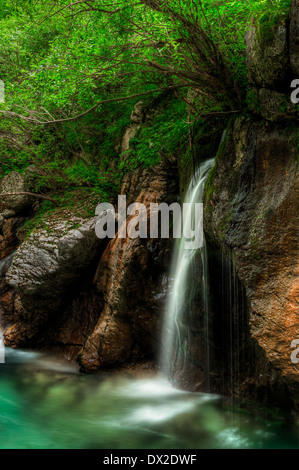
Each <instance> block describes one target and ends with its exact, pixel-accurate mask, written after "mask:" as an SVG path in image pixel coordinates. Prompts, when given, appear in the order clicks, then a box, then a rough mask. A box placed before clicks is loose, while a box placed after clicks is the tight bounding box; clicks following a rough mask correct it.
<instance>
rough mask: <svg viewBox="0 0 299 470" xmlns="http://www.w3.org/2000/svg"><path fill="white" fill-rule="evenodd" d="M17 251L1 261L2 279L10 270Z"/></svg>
mask: <svg viewBox="0 0 299 470" xmlns="http://www.w3.org/2000/svg"><path fill="white" fill-rule="evenodd" d="M15 253H16V252H15V251H14V252H13V253H11V254H10V255H8V256H6V258H3V259H1V260H0V278H2V277H4V276H5V274H6V272H7V271H8V269H9V268H10V266H11V264H12V262H13V259H14V256H15Z"/></svg>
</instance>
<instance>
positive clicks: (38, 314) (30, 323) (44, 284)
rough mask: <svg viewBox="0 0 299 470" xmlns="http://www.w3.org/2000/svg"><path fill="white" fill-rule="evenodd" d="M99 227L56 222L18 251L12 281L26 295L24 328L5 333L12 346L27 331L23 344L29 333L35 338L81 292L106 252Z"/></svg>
mask: <svg viewBox="0 0 299 470" xmlns="http://www.w3.org/2000/svg"><path fill="white" fill-rule="evenodd" d="M95 223H96V217H94V218H93V219H90V220H85V219H80V218H72V219H68V220H67V219H65V217H64V218H63V221H61V220H59V219H58V220H57V219H56V220H52V222H48V225H47V224H45V225H44V227H43V228H42V229H39V230H36V231H34V232H33V233H32V234H31V235H30V237H29V238H28V240H26V241H25V242H24V243H23V244H22V245H21V246H20V248H19V249H18V250H17V252H16V254H15V257H14V260H13V263H12V266H11V267H10V269H9V270H8V271H7V273H6V281H7V283H8V284H9V285H10V286H11V287H13V288H14V289H15V291H16V292H17V293H18V295H19V296H20V300H21V303H22V307H23V312H22V316H21V318H20V319H19V325H17V326H16V325H14V328H13V330H10V331H8V332H7V333H6V334H5V338H6V339H5V341H6V344H7V345H10V344H13V345H16V344H17V343H18V331H22V344H23V343H24V341H25V339H26V331H27V332H28V338H29V339H31V338H32V337H33V336H34V334H36V333H37V331H38V330H39V328H40V327H41V326H42V325H43V324H44V322H45V321H46V320H48V319H49V317H51V315H54V316H55V314H56V313H57V312H59V311H61V310H63V308H64V307H65V306H66V305H67V304H68V303H70V302H71V301H72V298H74V297H75V296H76V294H77V293H79V292H80V286H81V285H82V284H84V282H85V278H86V277H88V276H89V270H90V269H92V266H93V264H94V263H95V260H97V257H98V256H99V254H100V251H101V250H102V249H103V248H101V247H103V243H104V242H103V240H100V239H98V238H97V237H96V234H95ZM77 289H78V290H77ZM26 328H27V330H26ZM14 332H15V333H14ZM28 338H27V339H28Z"/></svg>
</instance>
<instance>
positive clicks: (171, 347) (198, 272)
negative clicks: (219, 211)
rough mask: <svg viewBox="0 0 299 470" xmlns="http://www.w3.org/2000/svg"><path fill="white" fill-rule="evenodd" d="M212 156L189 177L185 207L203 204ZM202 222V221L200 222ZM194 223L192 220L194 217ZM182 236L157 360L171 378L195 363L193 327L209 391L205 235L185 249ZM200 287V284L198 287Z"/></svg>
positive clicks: (173, 378)
mask: <svg viewBox="0 0 299 470" xmlns="http://www.w3.org/2000/svg"><path fill="white" fill-rule="evenodd" d="M214 162H215V160H214V159H209V160H207V161H205V162H203V163H202V164H201V165H200V167H199V169H198V171H197V172H196V174H195V175H194V177H193V178H192V180H191V182H190V184H189V187H188V190H187V193H186V196H185V200H184V203H189V205H188V210H189V211H190V210H192V207H193V208H194V204H195V203H202V199H203V192H204V186H205V182H206V180H207V178H208V174H209V171H210V170H211V168H212V167H213V166H214ZM200 222H201V223H202V222H203V221H202V220H201V221H200ZM193 223H194V220H193ZM186 242H187V239H186V238H185V236H182V238H181V239H180V240H179V241H178V243H177V245H176V247H175V252H174V255H173V261H172V267H171V274H170V279H171V281H170V282H171V288H170V294H169V298H168V301H167V305H166V316H165V317H166V318H165V327H164V333H163V338H162V344H163V349H162V352H161V358H160V363H161V366H162V368H163V370H164V372H165V373H166V374H167V376H168V377H169V378H170V379H171V380H172V381H173V382H177V381H178V380H177V377H178V375H180V374H183V373H184V370H188V373H189V369H190V365H191V366H192V364H194V360H195V359H194V356H195V355H196V354H194V353H195V351H193V349H194V347H193V345H192V338H191V335H192V331H194V330H196V331H197V333H199V336H200V337H201V339H202V343H203V344H202V345H201V350H202V351H203V352H202V353H201V357H204V359H203V362H204V364H203V363H202V364H201V368H202V371H203V374H202V375H203V376H204V381H205V389H206V390H209V367H210V357H209V356H210V353H209V301H208V279H207V276H208V263H207V248H206V242H205V237H204V236H203V244H202V246H201V248H199V249H186V248H185V247H186ZM200 286H201V287H200Z"/></svg>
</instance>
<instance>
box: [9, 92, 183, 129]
mask: <svg viewBox="0 0 299 470" xmlns="http://www.w3.org/2000/svg"><path fill="white" fill-rule="evenodd" d="M189 86H190V85H189V84H188V85H186V84H184V85H175V86H171V87H164V88H157V89H155V90H150V91H145V92H143V93H136V94H135V95H130V96H122V97H119V98H110V99H107V100H102V101H99V102H98V103H96V104H95V105H94V106H92V107H91V108H89V109H87V110H86V111H84V112H83V113H81V114H77V116H73V117H70V118H64V119H53V120H52V121H39V120H38V119H34V118H29V117H26V116H22V115H21V114H18V113H14V112H12V111H0V113H2V114H5V115H7V116H14V117H19V118H20V119H24V120H25V121H28V122H35V123H36V124H56V123H60V122H69V121H76V120H77V119H80V118H81V117H83V116H86V114H88V113H90V112H92V111H94V110H95V109H96V108H98V107H99V106H100V105H102V104H107V103H113V102H116V101H128V100H131V99H133V98H139V97H140V96H146V95H152V94H153V93H156V92H161V91H168V90H176V89H178V88H187V87H189Z"/></svg>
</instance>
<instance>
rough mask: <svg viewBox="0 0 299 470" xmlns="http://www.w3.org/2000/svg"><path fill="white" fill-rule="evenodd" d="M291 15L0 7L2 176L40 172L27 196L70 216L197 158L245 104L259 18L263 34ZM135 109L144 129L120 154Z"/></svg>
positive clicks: (251, 9) (213, 7) (156, 3)
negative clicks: (157, 171)
mask: <svg viewBox="0 0 299 470" xmlns="http://www.w3.org/2000/svg"><path fill="white" fill-rule="evenodd" d="M289 8H290V0H279V1H278V0H277V1H272V0H264V1H260V0H250V1H248V2H237V1H223V0H219V1H214V0H213V1H211V0H206V1H201V0H184V1H179V0H171V1H168V2H162V1H160V0H141V1H139V2H135V1H134V0H129V1H128V0H126V1H120V2H117V3H116V2H114V1H111V2H109V3H108V4H107V2H104V1H103V0H91V1H88V2H85V1H80V2H73V1H72V0H64V1H59V2H53V1H51V0H43V1H42V2H34V1H26V2H25V1H24V0H17V1H15V2H10V1H8V0H1V1H0V27H1V38H0V78H1V79H2V80H3V81H4V84H5V103H3V104H0V112H1V123H0V137H1V139H0V163H1V170H0V171H1V175H2V176H3V175H4V174H6V173H9V172H10V171H12V170H17V171H20V172H24V171H25V169H26V168H27V167H28V166H29V165H31V164H34V165H35V167H36V172H35V176H34V177H32V178H31V180H30V189H31V191H33V192H39V193H43V194H47V193H50V194H51V195H53V197H54V198H56V199H57V200H58V202H59V205H61V206H69V205H70V204H71V203H72V202H73V201H74V200H76V199H78V198H79V199H81V200H85V199H87V200H89V201H90V198H93V197H94V200H95V201H98V200H99V198H100V199H111V197H113V195H114V194H116V193H117V191H118V189H119V186H120V182H121V179H122V176H123V174H124V173H126V172H127V171H130V170H131V169H133V168H136V167H137V166H140V165H145V166H149V165H152V164H156V163H157V162H158V161H159V160H160V159H161V158H169V156H171V155H176V152H177V151H178V149H180V150H181V153H183V154H185V160H186V158H187V160H190V159H191V160H192V159H194V158H195V157H194V155H195V153H196V151H195V150H196V149H195V148H194V146H196V142H197V140H196V138H197V139H198V140H199V141H200V135H201V134H202V129H203V128H205V127H204V126H205V125H206V123H207V122H208V123H209V121H210V120H211V119H213V126H212V130H211V128H210V129H209V133H210V134H212V135H213V131H214V132H215V133H216V134H217V132H219V127H223V121H226V120H227V119H229V118H230V117H231V115H232V114H233V113H235V112H240V111H242V112H243V111H244V109H245V108H246V107H247V106H248V103H247V101H246V89H247V78H246V58H245V55H246V54H245V41H244V35H245V32H246V30H247V28H248V27H249V25H250V22H251V19H252V17H255V18H260V19H261V21H262V25H263V31H264V30H265V27H266V26H265V24H266V25H267V27H268V28H271V27H272V25H273V24H275V21H276V19H277V18H281V17H282V16H283V15H284V14H286V13H288V11H289ZM188 90H189V91H188ZM138 100H142V101H143V104H144V107H145V110H146V111H148V116H149V117H147V118H146V117H144V120H147V126H146V127H143V128H142V129H140V130H139V132H138V133H137V134H136V135H135V137H134V139H132V141H131V143H130V151H129V152H126V153H125V154H123V155H122V154H121V137H122V135H123V133H124V131H125V129H126V127H128V126H129V125H130V114H131V111H132V108H133V106H134V104H135V103H136V102H137V101H138ZM186 104H187V105H188V108H186ZM250 105H251V106H252V102H251V103H250ZM154 107H155V108H156V112H155V113H151V112H150V111H151V110H152V109H153V108H154ZM145 114H146V113H145ZM217 122H221V126H217ZM217 135H218V134H217ZM198 136H199V138H198ZM92 200H93V199H92ZM44 204H45V208H47V209H48V208H50V207H51V204H50V203H44ZM91 205H92V204H91Z"/></svg>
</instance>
